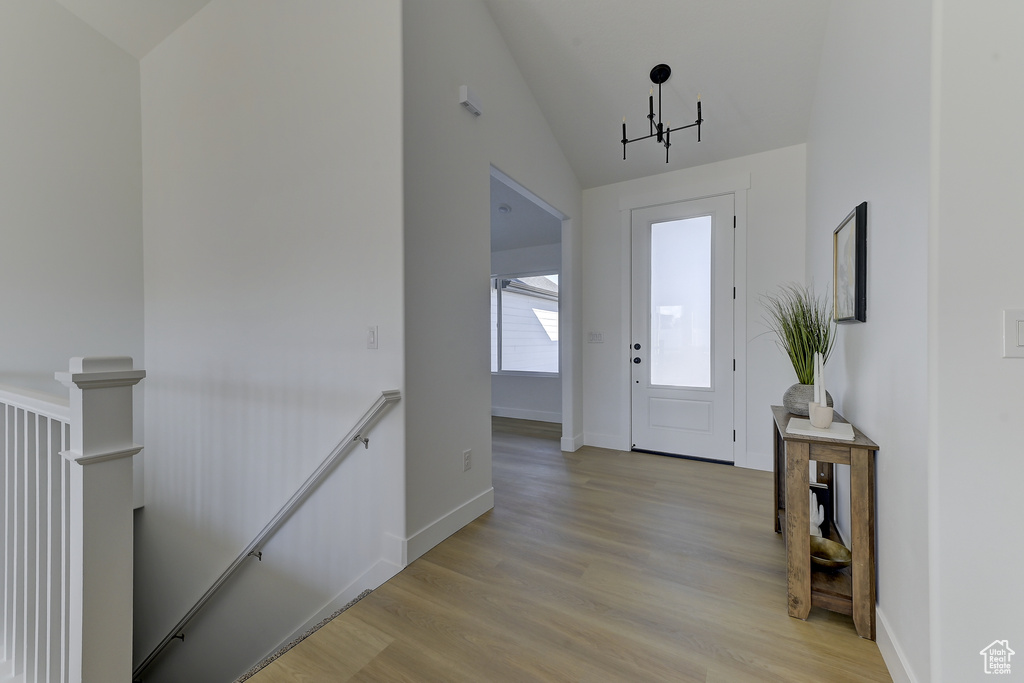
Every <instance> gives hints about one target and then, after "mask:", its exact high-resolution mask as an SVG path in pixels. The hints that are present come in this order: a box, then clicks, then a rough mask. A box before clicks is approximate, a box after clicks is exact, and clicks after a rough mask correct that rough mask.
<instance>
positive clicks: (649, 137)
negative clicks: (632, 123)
mask: <svg viewBox="0 0 1024 683" xmlns="http://www.w3.org/2000/svg"><path fill="white" fill-rule="evenodd" d="M702 123H704V121H703V119H698V120H697V121H694V122H693V123H690V124H687V125H685V126H676V127H675V128H665V129H664V130H662V131H661V132H662V133H674V132H676V131H677V130H686V129H687V128H693V127H694V126H697V127H700V124H702ZM623 125H625V124H623ZM656 137H658V132H654V133H651V134H650V135H645V136H643V137H642V138H633V139H632V140H628V139H626V137H625V136H623V138H622V140H621V142H622V144H623V145H628V144H629V143H631V142H639V141H640V140H649V139H651V138H656ZM698 142H700V140H699V139H698Z"/></svg>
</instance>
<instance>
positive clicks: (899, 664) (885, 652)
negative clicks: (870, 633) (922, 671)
mask: <svg viewBox="0 0 1024 683" xmlns="http://www.w3.org/2000/svg"><path fill="white" fill-rule="evenodd" d="M875 644H876V645H878V651H879V652H881V653H882V660H883V661H884V662H885V666H886V668H888V669H889V675H890V676H892V680H893V683H919V681H918V678H917V677H916V676H915V675H914V672H913V670H912V669H911V668H910V666H909V665H908V664H907V658H906V656H905V655H904V654H903V648H901V647H900V644H899V641H898V640H896V638H894V637H893V633H892V629H891V628H890V626H889V620H888V619H886V618H885V613H884V612H883V611H882V610H881V609H879V608H878V607H876V608H875Z"/></svg>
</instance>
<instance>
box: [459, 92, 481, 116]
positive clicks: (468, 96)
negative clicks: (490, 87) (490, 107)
mask: <svg viewBox="0 0 1024 683" xmlns="http://www.w3.org/2000/svg"><path fill="white" fill-rule="evenodd" d="M459 104H461V105H462V106H463V107H465V108H466V109H468V110H470V111H471V112H473V115H474V116H480V114H481V113H482V111H483V110H481V109H480V98H479V97H477V96H476V95H474V94H473V93H471V92H470V91H469V86H468V85H460V86H459Z"/></svg>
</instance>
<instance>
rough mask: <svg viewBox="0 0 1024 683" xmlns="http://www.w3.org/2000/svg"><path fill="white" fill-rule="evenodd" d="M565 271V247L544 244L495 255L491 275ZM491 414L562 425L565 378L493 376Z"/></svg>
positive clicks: (495, 252)
mask: <svg viewBox="0 0 1024 683" xmlns="http://www.w3.org/2000/svg"><path fill="white" fill-rule="evenodd" d="M561 269H562V245H561V244H543V245H540V246H534V247H524V248H522V249H508V250H505V251H494V252H491V273H492V274H495V275H516V274H520V273H539V272H552V273H557V272H559V271H560V270H561ZM491 413H492V414H493V415H498V416H501V417H514V418H517V419H522V420H540V421H542V422H561V420H562V380H561V377H531V376H524V375H491Z"/></svg>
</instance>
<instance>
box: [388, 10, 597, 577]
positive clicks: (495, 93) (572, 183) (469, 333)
mask: <svg viewBox="0 0 1024 683" xmlns="http://www.w3.org/2000/svg"><path fill="white" fill-rule="evenodd" d="M402 23H403V50H404V57H403V59H404V97H405V102H404V107H405V122H404V139H405V147H404V150H405V157H404V158H405V212H406V223H405V260H406V272H405V282H406V287H405V312H406V318H405V320H406V334H407V336H408V339H409V342H408V343H407V345H406V391H407V395H408V400H407V405H406V420H407V421H406V425H407V427H406V428H407V441H408V443H407V455H406V458H407V461H406V482H407V495H406V501H407V508H406V523H407V529H408V537H409V544H408V559H409V560H412V559H415V558H416V557H417V556H419V555H421V554H422V553H423V552H425V551H426V550H428V549H429V548H430V547H432V546H433V545H435V544H436V543H438V542H440V541H441V540H443V539H444V538H445V537H446V536H448V535H449V534H451V533H452V532H454V531H455V530H457V529H458V528H459V527H461V526H463V525H464V524H466V523H468V522H469V521H470V520H472V519H473V518H475V517H476V516H478V515H479V514H481V513H482V512H484V511H485V510H487V509H489V508H490V507H491V505H492V500H493V492H492V489H491V427H490V417H491V415H490V413H491V411H490V406H491V376H490V325H489V320H490V313H489V311H490V300H489V296H488V282H489V278H490V270H491V260H490V251H491V250H490V225H489V221H490V212H489V206H490V169H491V165H493V166H494V167H495V168H497V169H499V170H500V171H502V172H503V173H505V174H506V175H508V176H509V177H511V178H512V179H514V180H515V181H516V182H518V183H519V184H521V185H522V186H523V187H525V188H527V189H528V190H530V191H531V192H532V193H533V194H535V195H537V196H538V197H540V198H542V199H543V200H544V201H545V202H547V203H548V204H550V205H551V206H553V207H555V208H556V209H558V210H559V211H561V212H562V213H563V214H565V215H567V216H570V217H571V218H577V217H578V216H579V204H580V188H579V184H578V182H577V180H576V178H575V176H574V175H573V173H572V171H571V169H570V167H569V164H568V162H567V161H566V159H565V157H564V155H563V154H562V153H561V151H560V149H559V147H558V144H557V142H556V141H555V139H554V136H553V135H552V133H551V131H550V129H549V128H548V125H547V123H546V121H545V120H544V117H543V115H542V114H541V111H540V109H539V107H538V106H537V104H536V102H535V101H534V99H533V96H532V94H531V93H530V91H529V89H528V88H527V85H526V83H525V81H524V80H523V78H522V76H521V74H520V73H519V70H518V68H517V67H516V65H515V62H514V61H513V60H512V57H511V55H510V54H509V52H508V49H507V47H506V46H505V43H504V41H503V40H502V37H501V34H500V33H499V32H498V29H497V27H496V26H495V24H494V21H493V19H492V18H491V16H490V13H489V12H488V10H487V8H486V7H485V5H484V4H483V2H481V1H480V0H434V1H432V2H420V1H419V0H406V1H405V2H404V3H403V22H402ZM462 85H466V86H468V87H469V88H470V90H472V91H473V93H474V94H475V95H476V96H477V97H478V98H479V100H480V102H481V108H482V110H483V114H482V115H481V116H479V117H476V116H474V115H473V114H472V113H470V112H469V111H467V110H466V109H464V108H463V107H462V106H461V105H460V104H459V86H462ZM574 224H576V225H578V223H574ZM570 238H571V236H570ZM564 239H565V238H564V236H563V240H564ZM572 243H575V242H572ZM563 262H564V261H563ZM563 277H564V273H563ZM574 277H575V278H578V273H575V274H574V273H570V274H569V279H570V280H572V278H574ZM576 282H578V280H575V281H573V283H574V288H575V291H576V292H578V288H576V287H575V284H576ZM571 296H573V295H572V294H570V297H571ZM575 296H577V297H578V293H577V294H575ZM568 303H569V311H568V312H566V311H565V307H564V306H563V315H566V316H568V317H569V320H575V317H574V315H575V314H574V312H573V311H572V302H571V301H570V302H568ZM562 329H563V330H564V331H567V332H568V339H567V340H566V343H567V344H570V346H571V344H572V343H573V338H574V336H575V330H574V329H573V324H569V325H568V326H563V328H562ZM570 372H571V370H570ZM577 400H578V399H577ZM571 402H572V397H570V403H571ZM571 417H572V416H570V419H571ZM464 450H472V452H473V465H472V468H471V469H470V470H469V471H466V472H464V471H463V455H462V454H463V451H464Z"/></svg>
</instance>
